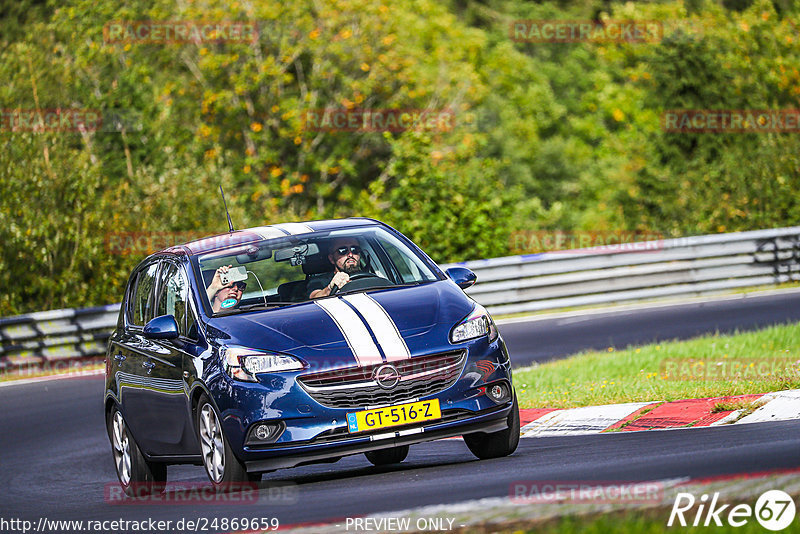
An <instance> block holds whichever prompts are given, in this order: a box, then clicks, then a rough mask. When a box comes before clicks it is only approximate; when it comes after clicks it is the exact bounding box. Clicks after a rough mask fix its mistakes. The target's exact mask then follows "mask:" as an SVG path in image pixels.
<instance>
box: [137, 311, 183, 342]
mask: <svg viewBox="0 0 800 534" xmlns="http://www.w3.org/2000/svg"><path fill="white" fill-rule="evenodd" d="M144 337H146V338H148V339H175V338H177V337H178V323H176V322H175V317H173V316H172V315H162V316H161V317H156V318H154V319H150V320H149V321H147V324H146V325H144Z"/></svg>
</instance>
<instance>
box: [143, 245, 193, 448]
mask: <svg viewBox="0 0 800 534" xmlns="http://www.w3.org/2000/svg"><path fill="white" fill-rule="evenodd" d="M188 298H189V283H188V279H187V277H186V274H185V272H184V270H183V268H182V267H181V266H180V265H179V264H177V263H175V262H173V261H170V260H165V261H164V262H163V265H162V267H161V269H160V271H159V282H158V287H157V293H156V299H155V303H156V306H155V311H154V314H153V315H154V317H161V316H164V315H172V316H173V317H174V318H175V320H176V323H177V324H178V332H179V334H180V335H179V337H178V338H177V339H149V340H147V341H148V347H147V354H148V357H147V359H146V361H145V362H144V363H143V367H144V369H145V372H146V374H147V376H146V381H147V384H148V387H147V388H146V390H145V400H144V402H145V404H146V411H145V413H144V414H142V415H141V420H142V421H143V422H145V424H146V425H147V438H146V440H147V444H146V447H147V450H148V451H150V453H151V454H156V455H170V456H175V455H178V456H179V455H183V454H186V453H187V445H188V444H193V443H194V441H195V438H194V430H193V429H194V427H193V425H192V422H191V417H190V408H189V396H188V391H187V387H186V381H185V380H184V375H183V370H184V369H183V360H184V356H185V355H186V354H187V352H186V350H187V348H188V347H187V345H189V344H191V340H190V339H188V336H187V331H186V323H187V321H186V314H187V310H189V305H188Z"/></svg>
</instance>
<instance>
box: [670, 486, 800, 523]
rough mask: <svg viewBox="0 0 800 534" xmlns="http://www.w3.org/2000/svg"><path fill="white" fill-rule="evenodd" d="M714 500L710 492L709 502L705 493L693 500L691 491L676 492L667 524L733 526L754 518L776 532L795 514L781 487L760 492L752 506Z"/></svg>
mask: <svg viewBox="0 0 800 534" xmlns="http://www.w3.org/2000/svg"><path fill="white" fill-rule="evenodd" d="M698 501H699V504H698V506H697V510H696V511H695V512H694V513H692V512H691V509H692V508H693V507H694V505H695V504H696V503H698ZM718 501H719V493H714V494H713V496H712V497H711V499H710V501H709V496H708V495H707V494H705V493H704V494H703V495H701V496H700V499H695V497H694V495H692V494H691V493H678V495H677V496H676V497H675V502H674V503H673V505H672V511H671V512H670V514H669V520H668V521H667V526H668V527H671V526H672V525H673V524H677V525H680V526H682V527H685V526H689V525H691V526H694V527H698V526H704V527H708V526H712V525H713V526H718V527H721V526H723V524H725V523H727V524H728V525H731V526H733V527H741V526H743V525H745V524H746V523H747V522H748V521H749V520H750V519H752V518H753V517H755V519H756V521H758V522H759V523H760V524H761V526H762V527H764V528H766V529H768V530H774V531H778V530H783V529H785V528H786V527H788V526H789V525H791V524H792V521H794V516H795V513H796V509H795V504H794V500H793V499H792V497H791V496H790V495H789V494H788V493H786V492H784V491H781V490H770V491H766V492H764V493H762V494H761V496H760V497H759V498H758V500H757V501H756V504H755V506H754V507H751V506H750V505H749V504H737V505H735V506H733V507H731V505H730V504H718ZM684 514H686V516H684ZM687 517H688V521H687ZM692 518H694V521H692ZM676 520H677V521H676Z"/></svg>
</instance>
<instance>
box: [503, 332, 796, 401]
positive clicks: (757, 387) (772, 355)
mask: <svg viewBox="0 0 800 534" xmlns="http://www.w3.org/2000/svg"><path fill="white" fill-rule="evenodd" d="M511 358H512V361H513V358H514V355H513V354H512V355H511ZM798 365H800V324H793V325H786V326H774V327H770V328H766V329H764V330H759V331H756V332H748V333H737V334H733V335H724V336H721V335H711V336H706V337H702V338H697V339H693V340H689V341H683V342H679V341H674V342H669V343H658V344H652V345H646V346H642V347H637V348H629V349H626V350H619V351H617V350H614V349H612V348H609V349H607V350H606V351H602V352H588V353H581V354H578V355H576V356H572V357H570V358H566V359H563V360H558V361H554V362H549V363H546V364H543V365H539V366H534V367H528V368H524V369H518V370H515V371H514V384H515V388H516V390H517V396H518V398H519V404H520V407H522V408H574V407H578V406H595V405H599V404H610V403H622V402H645V401H672V400H679V399H692V398H703V397H723V396H728V395H743V394H747V393H768V392H770V391H780V390H785V389H796V388H800V372H798ZM741 408H745V407H744V406H742V407H741Z"/></svg>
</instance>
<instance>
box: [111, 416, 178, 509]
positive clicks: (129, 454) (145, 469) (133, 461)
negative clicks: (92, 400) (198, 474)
mask: <svg viewBox="0 0 800 534" xmlns="http://www.w3.org/2000/svg"><path fill="white" fill-rule="evenodd" d="M106 426H107V428H108V437H109V439H110V440H111V452H112V454H113V456H114V466H115V467H116V470H117V478H119V483H120V485H121V486H122V489H123V491H125V494H126V495H128V496H130V497H142V496H146V495H151V494H153V493H161V492H162V491H164V487H165V486H166V482H167V464H164V463H156V462H148V461H147V460H146V459H145V457H144V455H143V454H142V451H141V450H140V449H139V446H138V445H137V444H136V442H135V441H134V440H133V436H131V434H130V432H129V431H128V425H127V424H125V419H124V418H123V417H122V413H121V412H120V411H119V408H117V407H116V406H115V407H114V408H113V409H112V410H111V413H110V414H109V416H108V420H107V421H106Z"/></svg>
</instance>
